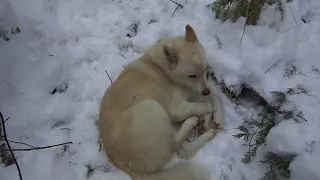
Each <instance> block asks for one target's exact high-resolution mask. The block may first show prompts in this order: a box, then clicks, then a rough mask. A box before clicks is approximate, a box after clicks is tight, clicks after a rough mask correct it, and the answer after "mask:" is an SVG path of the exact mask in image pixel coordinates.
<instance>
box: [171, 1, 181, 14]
mask: <svg viewBox="0 0 320 180" xmlns="http://www.w3.org/2000/svg"><path fill="white" fill-rule="evenodd" d="M169 1H171V2H173V3H175V4H176V5H177V7H176V9H175V10H174V11H173V13H172V17H173V16H174V14H175V13H176V11H177V10H178V9H180V8H181V9H182V8H183V6H182V4H180V3H178V2H177V1H173V0H169Z"/></svg>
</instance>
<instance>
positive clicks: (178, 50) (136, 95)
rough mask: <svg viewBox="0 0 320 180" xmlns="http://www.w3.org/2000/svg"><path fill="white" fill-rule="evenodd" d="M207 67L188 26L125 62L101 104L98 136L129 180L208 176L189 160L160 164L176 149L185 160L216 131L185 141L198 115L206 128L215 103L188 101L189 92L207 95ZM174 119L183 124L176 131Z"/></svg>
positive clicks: (186, 179)
mask: <svg viewBox="0 0 320 180" xmlns="http://www.w3.org/2000/svg"><path fill="white" fill-rule="evenodd" d="M206 69H207V63H206V58H205V52H204V49H203V47H202V45H201V43H200V42H199V41H198V39H197V36H196V34H195V32H194V30H193V29H192V27H191V26H190V25H187V26H186V32H185V36H179V37H171V38H168V39H165V40H162V41H159V42H157V43H156V44H155V45H154V46H152V47H151V48H150V49H149V50H147V51H146V53H145V54H144V55H143V56H142V57H140V58H139V59H136V60H135V61H133V62H132V63H130V64H129V65H127V66H126V67H125V69H124V70H123V71H122V72H121V73H120V75H119V77H118V78H117V79H116V80H115V81H114V82H113V84H112V85H111V86H110V87H109V88H108V89H107V91H106V93H105V95H104V97H103V99H102V102H101V107H100V120H99V121H100V122H99V128H100V135H101V140H102V143H103V147H104V149H105V151H106V153H107V155H108V157H109V159H110V161H111V162H112V163H113V164H114V165H115V166H116V167H118V168H120V169H122V170H123V171H125V172H126V173H128V174H129V175H130V176H131V178H132V179H133V180H142V179H143V180H208V179H210V172H209V171H208V170H207V169H206V168H205V167H203V166H200V165H199V164H196V163H194V162H191V161H188V162H187V163H181V164H178V165H176V166H174V167H173V168H172V169H169V170H164V169H163V168H164V166H165V165H166V164H167V163H168V162H170V160H171V158H172V156H173V154H174V153H175V152H177V154H178V155H179V156H180V157H182V158H184V159H190V158H192V157H193V156H194V155H195V154H196V153H197V152H198V150H199V149H201V148H202V147H203V146H204V145H205V144H206V143H207V142H208V141H209V140H210V139H212V138H213V137H214V135H215V130H213V129H211V128H210V129H208V130H207V131H206V132H205V133H204V134H202V135H201V136H200V137H199V138H198V139H197V140H195V141H194V142H189V143H188V142H187V141H186V139H187V138H188V136H189V134H190V132H191V130H192V129H193V128H194V127H195V126H196V125H197V123H198V121H199V118H200V119H203V120H204V121H205V126H206V127H208V124H209V121H210V119H211V116H212V109H213V107H212V105H213V106H217V105H218V104H214V103H213V104H212V103H209V102H205V101H204V102H190V101H189V100H190V99H192V98H194V94H198V95H199V96H203V97H205V96H208V95H209V94H210V90H209V89H208V86H207V79H206V73H207V72H206ZM201 94H203V95H201ZM219 120H220V119H217V118H215V121H216V122H217V124H219ZM176 122H181V123H182V125H181V128H180V129H179V130H178V131H176V130H175V129H174V127H173V125H172V124H173V123H176Z"/></svg>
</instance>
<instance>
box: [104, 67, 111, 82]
mask: <svg viewBox="0 0 320 180" xmlns="http://www.w3.org/2000/svg"><path fill="white" fill-rule="evenodd" d="M105 72H106V74H107V76H108V78H109V80H110V82H111V84H112V79H111V77H110V75H109V73H108V71H107V70H105Z"/></svg>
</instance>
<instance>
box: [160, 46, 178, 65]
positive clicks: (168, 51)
mask: <svg viewBox="0 0 320 180" xmlns="http://www.w3.org/2000/svg"><path fill="white" fill-rule="evenodd" d="M163 53H164V55H165V56H166V59H167V60H168V61H169V62H170V63H172V64H178V61H179V57H178V52H177V50H176V49H174V48H171V47H169V46H167V45H163Z"/></svg>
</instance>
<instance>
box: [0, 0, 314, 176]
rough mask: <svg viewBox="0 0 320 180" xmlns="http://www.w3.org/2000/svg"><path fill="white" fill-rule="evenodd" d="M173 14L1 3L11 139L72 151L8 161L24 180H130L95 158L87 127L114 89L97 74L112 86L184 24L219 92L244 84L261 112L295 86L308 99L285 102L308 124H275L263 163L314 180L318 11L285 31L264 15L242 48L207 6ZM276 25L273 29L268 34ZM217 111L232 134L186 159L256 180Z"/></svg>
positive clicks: (237, 27)
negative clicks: (276, 160) (268, 158)
mask: <svg viewBox="0 0 320 180" xmlns="http://www.w3.org/2000/svg"><path fill="white" fill-rule="evenodd" d="M8 2H10V3H8ZM178 2H179V3H181V4H182V5H183V6H184V8H182V9H179V10H177V11H176V12H175V14H174V15H173V12H174V10H175V8H176V5H175V4H174V3H172V2H170V1H169V0H168V1H167V0H154V1H143V0H131V1H112V0H96V1H86V0H55V1H51V0H28V1H25V0H10V1H8V0H0V30H1V31H2V30H3V29H5V30H9V29H10V28H12V27H16V26H17V24H18V25H19V27H20V29H21V33H20V34H18V35H10V41H8V42H4V41H2V40H1V41H0V61H1V65H0V84H1V85H0V110H1V112H2V113H3V114H4V116H5V118H6V117H10V119H9V120H8V121H7V122H6V127H7V131H8V138H9V139H10V140H15V141H20V142H25V143H28V144H32V145H36V146H46V145H52V144H58V143H63V142H69V141H72V142H73V144H71V145H69V146H68V148H67V149H65V150H66V151H64V149H63V147H55V148H50V149H46V150H39V151H30V152H16V153H15V155H16V157H17V160H18V162H19V164H20V167H21V171H22V174H23V177H24V179H25V180H42V179H47V180H58V179H59V180H66V179H79V180H82V179H83V180H85V179H88V178H87V176H86V174H87V168H86V165H91V166H92V167H93V168H96V170H95V171H94V173H93V174H92V176H91V177H90V179H92V180H103V179H106V180H107V179H108V180H113V179H130V178H129V177H128V176H127V175H126V174H125V173H123V172H122V171H120V170H118V169H116V168H114V167H112V166H111V165H110V164H108V161H107V157H106V155H105V153H104V152H103V151H100V152H99V143H98V140H99V137H98V131H97V128H96V124H95V122H96V120H97V118H98V111H99V103H100V100H101V97H102V96H103V93H104V91H105V90H106V88H108V86H109V85H110V84H111V82H110V80H109V78H108V76H107V74H106V72H105V71H107V73H108V74H109V76H110V78H111V79H112V80H114V79H116V78H117V76H118V74H119V73H120V72H121V70H122V67H123V66H125V65H126V64H127V63H129V62H130V61H132V60H133V59H135V58H137V57H139V56H141V54H142V53H143V51H144V50H145V49H146V48H148V47H149V46H150V45H152V44H153V43H155V42H156V41H157V40H159V39H162V38H165V37H168V36H172V35H181V34H183V33H184V27H185V25H186V24H191V25H192V26H193V27H194V29H195V31H196V32H197V34H198V38H199V39H200V41H201V42H202V43H203V45H204V47H205V49H206V51H207V57H208V61H209V63H210V64H211V65H212V66H213V69H214V71H215V72H216V74H218V75H219V76H221V77H223V79H224V80H225V82H226V84H227V85H232V84H240V83H247V84H250V85H251V86H253V87H254V88H256V90H258V91H259V92H260V93H261V94H262V95H263V96H264V97H265V98H266V99H267V100H268V101H269V100H271V93H270V92H271V91H279V90H280V91H283V90H286V89H287V88H288V87H295V86H296V85H298V84H300V85H302V86H303V87H304V88H306V89H307V90H309V94H310V95H313V96H306V95H304V94H299V95H294V96H290V101H292V102H293V103H294V104H295V106H296V107H297V109H299V110H301V111H303V113H304V117H305V119H307V122H301V123H299V124H298V123H295V122H293V121H286V122H282V123H280V124H279V125H278V126H276V127H275V128H273V129H272V130H271V131H270V133H269V135H268V138H267V145H266V151H270V152H276V153H282V154H294V155H297V156H296V157H295V159H294V160H293V162H292V163H291V165H290V170H291V172H292V179H293V180H300V179H303V177H302V175H303V176H304V179H308V180H318V179H320V174H319V172H318V171H317V168H316V167H318V165H319V157H320V154H319V153H320V146H319V144H320V121H319V119H320V115H319V113H318V110H319V108H320V100H319V98H317V97H315V96H319V97H320V86H319V77H320V71H319V70H318V71H317V70H316V69H320V61H319V57H320V51H319V49H320V42H319V39H320V1H319V0H295V1H294V2H292V3H291V4H290V8H289V6H287V7H286V16H285V19H284V23H283V24H281V23H280V24H279V22H278V21H277V15H276V14H273V11H272V10H271V9H266V10H265V11H264V16H263V18H262V21H261V23H260V24H259V26H254V27H253V26H248V27H246V31H245V33H244V36H243V40H242V42H241V44H240V40H241V37H242V33H243V27H244V22H245V19H244V18H240V19H239V20H238V21H237V22H236V23H231V22H228V21H227V22H225V23H221V22H220V21H218V20H215V19H214V15H213V14H212V12H211V11H210V10H208V9H207V8H206V5H207V4H208V3H210V2H211V1H208V0H198V1H190V0H187V1H186V2H185V1H184V0H179V1H178ZM4 8H7V9H6V11H4ZM291 11H292V13H291ZM3 12H5V13H3ZM15 14H16V15H15ZM3 17H8V19H9V20H10V21H7V20H8V19H7V18H5V19H6V22H5V23H4V20H5V19H3ZM12 17H13V19H12ZM15 17H18V18H17V19H15ZM301 18H304V20H305V21H306V23H303V22H302V20H300V19H301ZM134 23H137V24H139V25H138V28H137V33H134V32H132V30H133V29H135V28H134V27H133V26H132V24H134ZM272 24H273V25H276V28H269V26H272ZM292 27H294V28H292ZM127 34H129V35H130V36H131V37H128V36H127ZM217 39H219V41H218V40H217ZM220 43H221V44H220ZM293 59H295V65H296V66H297V67H298V68H299V70H300V71H301V73H303V74H304V75H297V76H294V77H293V78H291V79H287V78H284V77H283V72H284V69H285V64H286V63H287V61H288V60H293ZM275 63H276V64H277V65H276V66H275V67H273V68H270V67H272V66H273V64H275ZM266 71H267V72H266ZM66 84H67V86H66ZM57 87H60V89H58V92H56V93H54V94H51V92H53V90H54V89H55V88H57ZM60 90H61V91H62V92H61V93H60V92H59V91H60ZM220 94H221V93H220ZM222 99H223V102H224V105H225V107H224V110H225V113H226V115H225V117H226V122H225V124H226V129H228V130H227V131H225V132H221V133H219V134H218V135H217V136H216V137H215V138H214V139H213V141H212V142H210V143H209V144H207V145H206V146H205V147H204V148H203V149H202V150H201V151H200V152H199V153H198V154H197V155H196V157H194V159H195V160H196V161H199V162H201V163H204V164H206V165H208V166H210V167H212V174H213V177H212V179H228V180H236V179H246V180H256V179H259V178H260V177H262V175H263V173H264V169H263V167H262V166H257V165H256V164H255V163H253V164H249V165H246V164H243V163H242V162H241V158H242V157H243V155H244V154H245V152H246V151H247V148H246V147H244V146H242V144H243V143H244V141H243V140H241V139H235V138H234V137H233V136H232V135H234V134H235V133H237V132H238V131H237V130H232V128H236V127H238V126H239V125H241V124H242V123H243V121H244V120H243V119H242V118H241V117H239V116H238V115H237V114H236V112H235V110H234V107H235V105H234V104H232V103H231V102H230V101H229V100H228V99H227V98H226V97H225V96H223V97H222ZM247 111H248V112H249V111H250V109H247ZM11 146H12V148H22V147H24V146H22V145H19V144H13V143H11ZM259 153H262V152H260V151H259ZM259 156H261V154H258V155H257V157H259ZM100 166H104V167H100ZM0 177H1V179H3V180H9V179H10V180H16V179H18V174H17V172H16V168H15V166H14V165H12V166H9V167H4V165H3V164H1V165H0Z"/></svg>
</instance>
